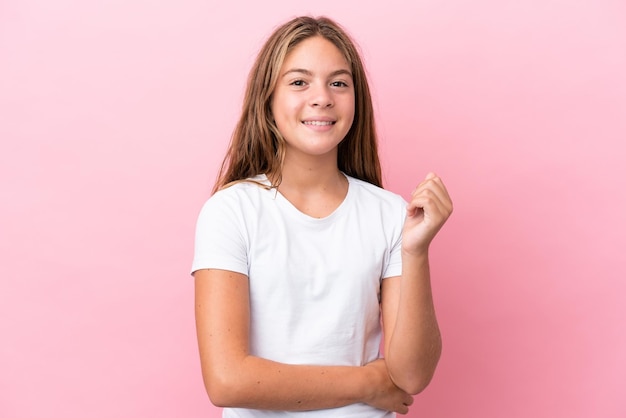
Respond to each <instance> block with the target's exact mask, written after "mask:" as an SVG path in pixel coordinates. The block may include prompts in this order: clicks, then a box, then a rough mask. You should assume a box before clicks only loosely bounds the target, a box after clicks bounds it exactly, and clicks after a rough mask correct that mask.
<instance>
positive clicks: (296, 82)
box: [291, 80, 304, 87]
mask: <svg viewBox="0 0 626 418" xmlns="http://www.w3.org/2000/svg"><path fill="white" fill-rule="evenodd" d="M291 85H292V86H296V87H302V86H304V80H295V81H292V82H291Z"/></svg>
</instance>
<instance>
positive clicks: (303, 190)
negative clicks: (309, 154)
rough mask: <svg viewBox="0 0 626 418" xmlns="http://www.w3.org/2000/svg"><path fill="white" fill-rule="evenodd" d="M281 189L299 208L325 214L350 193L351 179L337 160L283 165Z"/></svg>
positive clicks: (309, 213) (315, 213) (308, 213)
mask: <svg viewBox="0 0 626 418" xmlns="http://www.w3.org/2000/svg"><path fill="white" fill-rule="evenodd" d="M278 191H279V192H280V193H281V194H282V195H283V196H284V197H285V198H286V199H287V200H289V201H290V202H291V204H292V205H293V206H295V207H296V208H297V209H298V210H300V212H302V213H305V214H306V215H309V216H312V217H315V218H323V217H326V216H328V215H330V214H331V213H332V212H333V211H335V209H337V207H338V206H339V205H340V204H341V202H343V200H344V199H345V197H346V194H347V193H348V179H347V178H346V176H345V175H344V174H343V173H341V171H339V168H337V163H336V162H334V163H332V164H317V165H300V164H297V165H296V164H290V163H289V162H288V161H287V159H286V161H285V164H284V165H283V170H282V180H281V183H280V185H279V186H278Z"/></svg>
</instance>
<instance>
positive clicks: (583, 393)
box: [0, 0, 626, 418]
mask: <svg viewBox="0 0 626 418" xmlns="http://www.w3.org/2000/svg"><path fill="white" fill-rule="evenodd" d="M301 4H302V3H301V2H294V1H286V0H281V1H269V2H243V1H240V0H233V1H228V2H216V1H212V0H205V1H197V0H181V1H147V0H125V1H120V0H115V1H105V0H96V1H88V2H87V1H78V0H55V1H47V0H46V1H44V0H20V1H11V0H8V1H7V0H5V1H3V2H1V3H0V138H1V142H0V186H1V189H0V193H1V194H0V257H1V262H0V338H1V340H0V342H1V344H0V416H2V417H3V418H4V417H6V418H26V417H54V418H56V417H64V418H78V417H81V418H82V417H94V418H99V417H102V418H104V417H107V418H110V417H154V418H161V417H218V416H219V414H220V412H219V410H218V409H217V408H214V407H212V406H211V405H210V403H209V401H208V398H207V396H206V394H205V393H204V388H203V386H202V381H201V377H200V370H199V361H198V355H197V348H196V341H195V333H194V332H195V331H194V318H193V282H192V279H191V278H190V276H189V268H190V263H191V256H192V245H193V228H194V224H195V220H196V216H197V213H198V211H199V208H200V205H201V204H202V203H203V202H204V200H205V199H206V198H207V197H208V196H209V190H210V187H211V185H212V182H213V180H214V177H215V174H216V169H217V164H218V162H219V161H220V160H221V157H222V155H223V152H224V149H225V147H226V145H227V141H228V139H229V136H230V133H231V130H232V128H233V126H234V123H235V119H236V117H237V114H238V111H239V106H240V102H241V98H242V92H243V85H244V82H245V77H246V74H247V71H248V69H249V67H250V65H251V62H252V60H253V58H254V56H255V54H256V52H257V50H258V48H259V47H260V45H261V44H262V42H263V39H264V38H265V37H266V36H267V35H268V34H269V33H270V32H271V30H272V29H273V28H274V27H275V26H276V25H278V24H279V23H282V22H284V21H285V20H287V19H289V18H291V17H292V16H294V15H298V14H313V15H320V14H327V15H329V16H331V17H333V18H335V19H336V20H338V21H339V22H341V23H342V24H343V25H344V26H346V27H347V28H348V30H349V31H350V32H351V33H352V34H353V35H354V37H355V38H356V40H357V41H358V43H359V44H360V45H361V48H362V51H363V56H364V58H365V61H366V64H367V67H368V70H369V74H370V78H371V80H370V81H371V83H372V87H373V91H374V96H375V99H376V104H375V106H376V109H377V118H378V126H379V130H380V134H381V148H382V149H381V154H382V159H383V163H384V168H385V181H386V186H387V188H389V189H391V190H394V191H396V192H398V193H400V194H403V195H405V196H406V195H407V194H408V192H409V191H410V190H411V189H412V188H413V187H414V185H415V184H416V183H417V182H418V181H420V180H421V178H422V177H423V176H424V175H425V174H426V173H427V172H428V171H430V170H434V171H436V172H437V173H438V174H440V175H441V176H442V177H443V178H444V180H445V181H446V183H447V185H448V188H449V190H450V192H451V194H452V196H453V198H454V201H455V213H454V215H453V217H452V218H451V220H450V221H449V224H448V225H447V226H446V228H445V229H444V230H443V231H442V232H441V234H440V236H439V237H438V239H437V240H436V243H435V244H434V248H433V251H432V254H433V255H432V259H433V273H434V278H433V286H434V291H435V299H436V303H437V308H438V314H439V318H440V323H441V328H442V331H443V334H444V353H443V357H442V360H441V363H440V367H439V369H438V372H437V374H436V376H435V378H434V380H433V382H432V384H431V386H430V387H429V388H428V389H427V390H426V391H425V392H423V393H422V394H421V395H419V396H418V397H417V400H416V403H415V406H414V407H413V409H412V411H411V413H410V415H409V416H413V417H470V418H474V417H476V418H478V417H480V418H502V417H568V418H588V417H603V418H623V417H624V416H626V401H625V400H624V399H625V398H624V396H623V395H624V389H625V388H626V325H625V323H626V321H625V319H626V308H625V305H626V303H624V299H625V297H624V294H625V293H626V282H625V279H626V267H625V265H624V255H623V254H622V253H623V251H624V249H626V227H625V226H626V225H625V224H626V223H625V222H624V215H625V214H626V197H625V195H626V192H625V191H626V184H625V183H626V169H625V165H626V152H625V149H624V143H625V140H626V82H625V77H624V74H626V4H625V3H624V2H623V1H622V0H614V1H611V0H586V1H577V0H569V1H565V0H526V1H523V2H522V1H517V2H515V1H501V0H477V1H471V2H470V1H464V0H451V1H446V2H442V1H435V0H421V1H404V2H402V1H397V0H386V1H384V2H376V3H371V4H369V3H367V2H361V1H355V0H351V1H346V2H338V1H336V0H321V1H318V2H316V3H315V5H314V6H313V5H311V6H304V5H301Z"/></svg>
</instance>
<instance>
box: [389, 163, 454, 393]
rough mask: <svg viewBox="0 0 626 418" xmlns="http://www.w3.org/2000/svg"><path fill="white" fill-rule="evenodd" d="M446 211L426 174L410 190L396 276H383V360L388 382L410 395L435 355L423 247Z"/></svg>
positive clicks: (436, 336)
mask: <svg viewBox="0 0 626 418" xmlns="http://www.w3.org/2000/svg"><path fill="white" fill-rule="evenodd" d="M451 213H452V202H451V200H450V197H449V196H448V192H447V191H446V188H445V186H444V185H443V182H442V181H441V179H440V178H439V177H437V176H435V175H434V174H432V173H430V174H429V175H428V176H427V177H426V179H425V180H424V181H423V182H422V183H421V184H420V185H419V186H418V187H417V188H416V189H415V191H414V192H413V194H412V196H411V201H410V202H409V205H408V207H407V218H406V221H405V225H404V229H403V234H402V275H401V276H399V277H392V278H388V279H385V280H383V285H382V291H381V293H382V296H381V301H382V302H381V303H382V315H383V328H384V333H385V359H386V361H387V367H388V369H389V375H390V376H391V379H392V380H393V382H394V383H395V384H396V385H398V386H399V387H400V388H402V389H403V390H405V391H406V392H408V393H410V394H417V393H419V392H421V391H422V390H424V388H426V386H427V385H428V384H429V383H430V380H431V379H432V377H433V374H434V372H435V368H436V366H437V362H438V361H439V357H440V355H441V334H440V332H439V326H438V324H437V318H436V315H435V308H434V304H433V297H432V291H431V284H430V269H429V262H428V248H429V246H430V243H431V241H432V239H433V238H434V236H435V235H436V234H437V232H438V231H439V229H440V228H441V227H442V226H443V224H444V223H445V221H446V220H447V219H448V217H449V216H450V214H451Z"/></svg>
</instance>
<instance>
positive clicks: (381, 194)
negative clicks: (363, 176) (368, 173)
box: [346, 175, 406, 208]
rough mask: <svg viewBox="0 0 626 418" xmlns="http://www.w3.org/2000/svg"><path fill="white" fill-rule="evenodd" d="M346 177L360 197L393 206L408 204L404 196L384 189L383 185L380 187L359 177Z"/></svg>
mask: <svg viewBox="0 0 626 418" xmlns="http://www.w3.org/2000/svg"><path fill="white" fill-rule="evenodd" d="M346 177H347V178H348V181H349V182H350V186H351V187H353V188H354V189H356V191H357V192H358V194H359V195H360V197H361V198H363V199H367V200H374V201H378V202H380V203H383V204H389V205H392V206H396V205H398V206H402V207H403V208H404V207H405V206H406V201H405V200H404V198H403V197H402V196H400V195H399V194H397V193H394V192H392V191H390V190H387V189H383V188H382V187H378V186H376V185H374V184H372V183H368V182H366V181H364V180H359V179H357V178H354V177H350V176H347V175H346Z"/></svg>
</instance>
